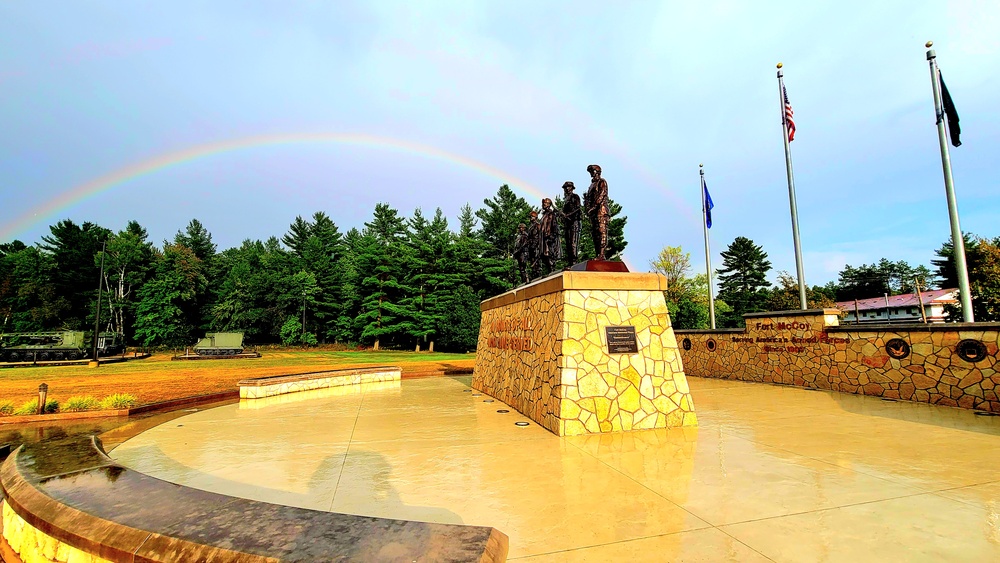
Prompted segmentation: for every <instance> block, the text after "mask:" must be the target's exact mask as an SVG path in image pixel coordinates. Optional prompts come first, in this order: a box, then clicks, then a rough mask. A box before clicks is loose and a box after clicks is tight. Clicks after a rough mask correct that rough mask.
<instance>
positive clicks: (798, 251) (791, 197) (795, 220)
mask: <svg viewBox="0 0 1000 563" xmlns="http://www.w3.org/2000/svg"><path fill="white" fill-rule="evenodd" d="M782 66H783V65H782V64H781V63H778V101H779V102H780V103H781V129H782V131H784V133H785V134H784V140H785V172H786V173H787V176H788V205H789V206H790V207H791V209H792V243H793V244H794V245H795V273H796V274H798V277H799V308H800V309H802V310H805V309H806V308H807V305H806V275H805V271H804V268H803V266H802V245H801V243H799V210H798V207H797V206H796V205H795V176H794V174H793V173H792V153H791V152H789V150H788V118H787V115H785V80H784V76H785V75H784V73H783V72H782V70H781V67H782Z"/></svg>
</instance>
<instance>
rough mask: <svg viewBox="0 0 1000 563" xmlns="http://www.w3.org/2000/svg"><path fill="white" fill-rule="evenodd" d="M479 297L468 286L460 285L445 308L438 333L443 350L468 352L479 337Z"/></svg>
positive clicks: (440, 347)
mask: <svg viewBox="0 0 1000 563" xmlns="http://www.w3.org/2000/svg"><path fill="white" fill-rule="evenodd" d="M480 315H481V313H480V310H479V298H478V297H476V295H475V294H474V293H473V292H472V289H471V288H469V287H468V286H465V285H463V286H460V287H459V288H458V289H457V290H456V292H455V293H454V295H452V296H451V299H449V300H448V307H447V308H446V309H445V313H444V318H443V319H442V323H441V327H440V330H439V335H438V342H439V344H440V345H439V346H438V349H440V350H441V351H449V352H468V351H470V350H475V349H476V344H477V341H478V339H479V321H480Z"/></svg>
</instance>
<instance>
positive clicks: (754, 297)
mask: <svg viewBox="0 0 1000 563" xmlns="http://www.w3.org/2000/svg"><path fill="white" fill-rule="evenodd" d="M770 270H771V262H770V261H769V260H768V259H767V253H766V252H764V250H763V249H762V248H761V247H760V246H757V245H756V244H754V242H753V241H752V240H750V239H748V238H746V237H736V239H735V240H733V242H732V243H731V244H730V245H729V247H728V248H727V249H726V250H724V251H723V252H722V268H720V269H719V270H718V274H719V298H720V299H722V300H723V301H725V302H726V303H728V304H729V305H730V306H731V307H732V310H731V311H730V312H728V313H727V314H725V315H721V320H722V326H724V327H739V326H742V325H743V315H744V314H745V313H754V312H757V311H763V310H765V309H766V307H767V305H766V302H767V298H768V292H767V288H769V287H770V286H771V282H769V281H767V279H766V276H767V273H768V272H769V271H770Z"/></svg>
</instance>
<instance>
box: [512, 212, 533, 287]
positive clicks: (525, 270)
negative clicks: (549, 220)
mask: <svg viewBox="0 0 1000 563" xmlns="http://www.w3.org/2000/svg"><path fill="white" fill-rule="evenodd" d="M532 246H534V244H533V241H532V240H531V238H530V237H529V236H528V227H527V226H525V224H524V223H520V224H518V226H517V242H515V243H514V260H517V270H518V281H520V282H521V283H528V281H529V280H530V279H531V275H530V273H531V272H530V264H529V261H530V256H529V255H530V254H531V248H532Z"/></svg>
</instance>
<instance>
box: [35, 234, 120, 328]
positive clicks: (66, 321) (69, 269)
mask: <svg viewBox="0 0 1000 563" xmlns="http://www.w3.org/2000/svg"><path fill="white" fill-rule="evenodd" d="M49 229H50V231H51V233H52V234H51V235H48V236H43V237H42V241H43V242H44V244H40V245H39V248H40V249H41V250H43V251H44V252H46V253H47V254H49V255H50V256H51V257H52V259H53V262H54V267H53V271H52V283H53V286H54V291H55V294H56V295H58V296H59V297H61V298H63V299H65V300H66V303H67V304H68V310H66V311H65V312H64V313H63V314H62V315H61V317H62V318H61V320H62V324H63V326H65V327H66V328H69V329H76V330H85V329H87V328H88V327H90V326H93V313H94V304H95V300H96V298H97V286H98V281H99V280H98V275H99V273H100V266H99V265H98V264H99V263H95V261H94V257H95V256H97V255H98V253H99V252H100V251H101V244H102V243H103V242H104V241H106V240H107V239H108V238H109V237H110V235H111V231H109V230H108V229H105V228H104V227H100V226H98V225H95V224H93V223H89V222H87V223H84V224H83V225H77V224H76V223H74V222H73V221H71V220H69V219H66V220H64V221H60V222H58V223H56V224H55V225H53V226H51V227H50V228H49Z"/></svg>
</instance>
